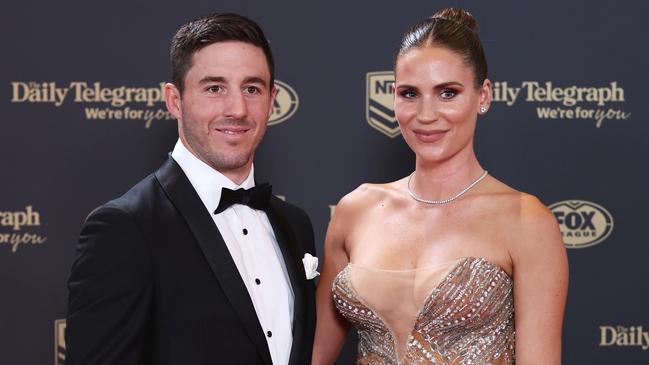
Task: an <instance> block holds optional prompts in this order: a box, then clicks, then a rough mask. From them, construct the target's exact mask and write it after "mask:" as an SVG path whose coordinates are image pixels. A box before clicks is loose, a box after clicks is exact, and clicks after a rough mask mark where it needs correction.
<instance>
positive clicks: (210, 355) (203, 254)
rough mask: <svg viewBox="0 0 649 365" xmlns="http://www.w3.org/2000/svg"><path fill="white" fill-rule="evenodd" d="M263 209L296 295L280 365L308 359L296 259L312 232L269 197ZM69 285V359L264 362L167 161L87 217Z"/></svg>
mask: <svg viewBox="0 0 649 365" xmlns="http://www.w3.org/2000/svg"><path fill="white" fill-rule="evenodd" d="M267 215H268V218H269V220H270V223H271V225H272V226H273V229H274V231H275V237H276V238H277V243H278V244H279V247H280V249H281V251H282V254H283V258H284V262H285V264H286V269H287V270H288V274H289V277H290V284H291V286H292V288H293V292H294V294H295V303H294V318H293V346H292V349H291V356H290V362H289V364H292V365H293V364H294V365H298V364H309V363H310V361H311V350H312V345H313V335H314V329H315V299H314V289H315V288H314V284H313V283H312V282H310V281H307V280H306V274H305V272H304V266H303V264H302V257H303V256H304V254H305V253H307V252H309V253H311V254H315V249H314V242H313V228H312V226H311V221H310V220H309V218H308V216H307V215H306V214H305V213H304V212H303V211H302V210H301V209H299V208H297V207H295V206H293V205H290V204H288V203H285V202H283V201H282V200H280V199H278V198H276V197H272V198H271V202H270V207H269V209H268V210H267ZM269 285H272V283H269ZM68 288H69V291H70V295H69V303H68V317H67V328H66V346H67V353H66V364H68V365H95V364H112V365H131V364H133V365H135V364H137V365H144V364H146V365H148V364H155V365H166V364H173V365H203V364H206V365H208V364H209V365H215V364H260V365H261V364H264V365H270V364H271V363H272V361H271V357H270V352H269V350H268V346H267V343H266V339H265V338H264V336H265V333H264V331H263V330H262V328H261V325H260V324H259V321H258V319H257V316H256V313H255V310H254V307H253V304H252V301H251V299H250V297H249V295H248V291H247V290H246V287H245V285H244V282H243V280H242V279H241V276H240V275H239V272H238V271H237V268H236V266H235V264H234V261H233V260H232V257H231V256H230V253H229V251H228V249H227V247H226V245H225V243H224V241H223V238H222V237H221V234H220V233H219V231H218V229H217V227H216V225H215V224H214V221H213V220H212V218H211V217H210V214H209V212H207V210H206V209H205V206H204V205H203V203H202V201H201V200H200V198H199V196H198V194H197V193H196V192H195V190H194V188H193V187H192V185H191V184H190V182H189V180H188V179H187V177H186V176H185V174H184V173H183V171H182V170H181V168H180V166H178V164H177V163H176V162H175V161H174V160H173V159H171V158H169V159H168V160H167V161H166V162H165V164H164V165H163V166H162V167H161V168H160V169H159V170H158V171H156V172H155V173H154V174H152V175H150V176H148V177H146V178H145V179H144V180H142V181H141V182H140V183H138V184H137V185H136V186H134V187H133V188H132V189H131V190H130V191H128V192H127V193H126V194H125V195H123V196H122V197H120V198H118V199H116V200H113V201H110V202H108V203H107V204H105V205H103V206H101V207H100V208H98V209H96V210H95V211H93V212H92V213H91V214H90V216H89V217H88V219H87V221H86V223H85V225H84V227H83V230H82V231H81V236H80V238H79V245H78V247H77V251H76V256H75V260H74V264H73V266H72V272H71V275H70V279H69V282H68Z"/></svg>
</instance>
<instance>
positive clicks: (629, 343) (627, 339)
mask: <svg viewBox="0 0 649 365" xmlns="http://www.w3.org/2000/svg"><path fill="white" fill-rule="evenodd" d="M599 346H601V347H609V346H619V347H638V348H641V349H642V350H645V351H646V350H647V349H649V332H647V331H645V330H644V329H643V328H642V326H629V327H627V326H599Z"/></svg>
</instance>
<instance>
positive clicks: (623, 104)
mask: <svg viewBox="0 0 649 365" xmlns="http://www.w3.org/2000/svg"><path fill="white" fill-rule="evenodd" d="M451 5H452V6H460V7H464V8H466V9H468V10H469V11H471V12H472V13H473V14H474V15H475V16H476V17H477V18H478V20H479V21H480V23H481V26H480V29H479V33H480V35H481V38H482V40H483V43H484V46H485V50H486V53H487V58H488V61H489V67H490V72H489V78H490V79H491V80H492V81H493V85H494V89H493V101H494V102H493V103H492V106H491V109H490V110H489V112H488V114H487V115H486V116H484V117H481V118H480V119H479V121H478V123H479V125H478V128H477V133H476V150H477V154H478V157H479V159H480V161H481V163H482V165H483V166H484V167H485V168H486V169H488V170H489V171H490V173H491V174H492V175H494V176H495V177H497V178H499V179H501V180H502V181H504V182H506V183H508V184H509V185H511V186H513V187H515V188H517V189H519V190H523V191H527V192H529V193H531V194H534V195H536V196H538V197H539V198H540V199H541V200H542V201H543V202H544V203H545V204H547V205H548V206H549V207H550V208H551V209H552V211H553V212H554V214H555V216H556V218H557V220H558V222H559V223H560V226H561V230H562V232H563V238H564V241H565V245H566V247H567V249H568V255H569V260H570V290H569V295H568V303H567V308H566V319H565V324H564V332H563V334H564V335H563V359H564V363H566V364H648V363H649V314H648V313H647V309H648V308H649V290H648V289H649V285H648V283H647V281H648V279H649V265H648V264H647V262H648V261H649V233H648V231H647V222H646V220H647V217H648V215H647V207H648V206H649V192H648V189H649V172H648V171H647V169H648V166H649V163H648V161H649V112H648V110H647V104H648V103H647V100H649V93H648V92H647V88H648V85H649V72H648V71H647V67H648V65H649V47H647V37H649V23H648V22H647V20H646V14H648V13H649V5H648V3H646V2H642V1H630V0H629V1H616V2H611V1H604V0H596V1H569V2H568V1H560V0H543V1H540V0H534V1H525V2H515V1H501V2H485V1H479V0H475V1H455V2H448V1H446V2H445V1H438V2H431V1H412V2H384V3H379V2H375V1H327V2H293V1H288V0H275V1H262V0H259V1H212V2H198V1H197V2H171V1H156V2H148V3H144V2H142V3H139V2H123V3H121V2H101V3H96V4H95V3H92V2H78V3H76V4H75V3H68V2H63V3H61V2H47V1H40V2H37V3H34V2H30V1H22V2H18V3H5V4H3V5H2V8H3V9H2V11H1V12H0V19H1V20H2V21H0V39H1V40H2V42H1V44H2V57H1V58H0V68H1V69H2V72H1V73H0V75H1V76H0V156H2V160H3V162H2V167H1V168H0V184H1V185H0V186H1V189H0V363H2V364H27V365H57V364H63V363H64V361H65V360H64V359H65V341H64V336H63V334H64V332H65V320H64V319H65V316H66V302H67V288H66V280H67V277H68V275H69V271H70V266H71V263H72V258H73V253H74V248H75V244H76V241H77V237H78V234H79V231H80V228H81V226H82V223H83V221H84V218H85V217H86V215H87V214H88V213H89V212H90V211H91V210H92V209H93V208H95V207H97V206H98V205H100V204H102V203H104V202H106V201H107V200H109V199H112V198H114V197H117V196H119V195H121V194H122V193H124V192H125V191H126V190H127V189H128V188H129V187H130V186H132V185H133V184H135V183H136V182H137V181H139V180H140V179H141V178H143V177H144V176H146V175H148V174H149V173H151V172H152V171H154V170H155V169H156V168H157V167H158V166H159V165H160V164H161V163H162V162H163V161H164V160H165V159H166V157H167V154H168V153H169V152H170V151H171V149H172V148H173V145H174V143H175V141H176V139H177V127H176V121H175V120H173V119H172V118H171V116H170V115H169V113H167V111H166V109H165V106H164V102H163V93H162V86H163V85H164V83H165V82H166V81H167V80H169V79H170V72H169V69H170V66H169V61H168V51H169V41H170V39H171V37H172V35H173V34H174V33H175V31H176V29H177V28H178V27H179V26H180V25H181V24H182V23H184V22H186V21H187V20H189V19H192V18H195V17H197V16H201V15H205V14H207V13H210V12H214V11H234V12H239V13H241V14H244V15H246V16H249V17H251V18H253V19H255V20H257V21H258V22H259V23H260V24H261V26H262V27H263V29H264V30H265V32H266V34H267V36H268V38H269V40H270V42H271V46H272V48H273V51H274V54H275V57H276V65H277V76H276V77H277V79H278V80H277V87H278V90H279V93H278V97H277V102H276V104H275V110H274V113H273V115H272V117H271V121H270V123H269V124H271V126H270V127H269V129H268V131H267V134H266V137H265V140H264V142H263V144H262V146H261V147H260V150H259V151H258V154H257V159H256V165H255V167H256V172H257V176H258V179H259V180H268V181H270V182H272V183H273V186H274V192H276V193H277V194H279V195H282V196H284V197H285V198H286V200H288V201H290V202H292V203H295V204H297V205H299V206H301V207H303V208H304V209H305V210H306V211H307V212H308V213H309V215H310V216H311V218H312V220H313V223H314V228H315V231H316V238H317V242H318V243H317V246H318V247H317V251H318V252H317V254H318V255H319V256H321V255H322V242H323V239H324V235H325V231H326V227H327V224H328V221H329V218H330V215H331V212H332V211H333V209H335V204H336V202H337V201H338V200H339V199H340V198H341V197H342V196H343V195H345V194H346V193H347V192H349V191H351V190H353V189H354V188H355V187H357V186H358V185H359V184H361V183H362V182H387V181H392V180H396V179H399V178H401V177H403V176H406V175H408V174H409V173H410V172H411V171H412V170H413V168H414V156H413V154H412V153H411V152H410V150H409V149H408V148H407V146H406V145H405V143H404V141H403V140H402V138H401V136H400V133H399V129H398V126H397V123H396V121H395V119H394V114H393V110H392V94H391V87H390V86H391V84H392V83H393V80H394V78H393V74H392V62H393V53H394V51H395V49H396V47H397V45H398V42H399V38H400V35H401V33H402V32H403V31H405V30H406V29H407V27H408V26H409V25H410V24H412V23H414V22H415V21H417V20H419V19H421V18H424V17H426V16H428V15H430V14H432V13H434V12H435V11H436V10H438V9H440V8H442V7H445V6H451ZM355 351H356V350H355V338H354V335H353V334H351V335H350V339H349V341H348V343H347V345H346V346H345V349H344V351H343V353H342V355H341V357H340V360H339V363H341V364H349V363H352V362H353V359H354V357H355Z"/></svg>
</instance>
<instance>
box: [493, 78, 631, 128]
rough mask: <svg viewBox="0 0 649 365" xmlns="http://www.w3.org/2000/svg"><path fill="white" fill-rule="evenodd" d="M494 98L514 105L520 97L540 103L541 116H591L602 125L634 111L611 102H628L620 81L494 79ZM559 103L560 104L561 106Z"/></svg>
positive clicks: (557, 117)
mask: <svg viewBox="0 0 649 365" xmlns="http://www.w3.org/2000/svg"><path fill="white" fill-rule="evenodd" d="M491 101H493V102H496V103H498V102H502V103H505V105H507V106H513V105H514V104H516V103H517V102H519V101H524V102H528V103H535V104H536V117H537V118H538V119H541V120H552V119H554V120H556V119H562V120H590V121H593V122H594V125H595V126H596V127H597V128H599V127H601V126H602V124H603V123H604V121H612V120H626V119H629V117H631V113H630V112H626V111H624V110H623V109H618V108H613V107H610V106H608V105H609V104H610V103H616V105H619V104H620V103H624V102H625V101H626V99H625V97H624V88H622V87H621V86H620V85H619V84H618V83H617V81H611V82H609V83H608V84H607V85H597V86H580V85H570V86H563V85H557V84H555V83H554V82H552V81H545V82H539V81H523V82H521V83H520V84H516V85H514V84H513V83H511V84H510V83H509V82H508V81H496V82H494V83H493V93H492V97H491ZM557 104H558V106H557Z"/></svg>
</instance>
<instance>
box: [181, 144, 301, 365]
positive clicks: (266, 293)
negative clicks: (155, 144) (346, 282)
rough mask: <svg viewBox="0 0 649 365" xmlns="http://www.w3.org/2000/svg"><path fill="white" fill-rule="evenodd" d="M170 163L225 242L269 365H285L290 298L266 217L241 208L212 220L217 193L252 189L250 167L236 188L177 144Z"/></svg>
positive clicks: (288, 348) (290, 325)
mask: <svg viewBox="0 0 649 365" xmlns="http://www.w3.org/2000/svg"><path fill="white" fill-rule="evenodd" d="M171 157H172V158H173V159H174V160H175V161H176V162H177V163H178V165H180V168H181V169H182V170H183V172H184V173H185V175H187V178H188V179H189V181H190V182H191V184H192V186H193V187H194V190H196V192H197V193H198V196H199V197H200V198H201V201H203V204H204V205H205V209H207V211H208V212H209V214H210V216H211V217H212V219H213V220H214V223H215V224H216V227H217V228H218V229H219V232H221V236H223V240H224V241H225V245H226V246H227V247H228V250H229V251H230V255H231V256H232V259H233V260H234V263H235V265H236V266H237V269H238V270H239V274H240V275H241V278H242V279H243V282H244V283H245V285H246V289H248V294H249V295H250V299H251V300H252V304H253V305H254V307H255V312H256V313H257V318H258V319H259V323H260V324H261V327H262V329H263V330H264V337H265V338H266V342H267V343H268V349H269V350H270V356H271V358H272V360H273V364H278V365H279V364H288V360H289V357H290V354H291V345H292V343H293V334H292V328H293V297H294V296H293V290H292V289H291V285H290V281H289V277H288V272H287V271H286V265H285V264H284V260H283V259H282V252H281V251H280V248H279V245H278V244H277V239H276V238H275V233H274V232H273V228H272V226H271V225H270V222H269V221H268V216H267V215H266V213H265V212H264V211H261V210H256V209H252V208H250V207H248V206H246V205H241V204H234V205H232V206H230V207H229V208H227V209H225V210H224V211H223V212H221V213H219V214H214V211H215V210H216V208H217V207H218V205H219V200H220V199H221V188H224V187H225V188H228V189H232V190H236V189H238V188H244V189H249V188H251V187H253V186H255V179H254V167H253V168H252V169H251V170H250V174H249V175H248V177H247V178H246V179H245V180H244V181H243V183H242V184H241V185H236V184H235V183H234V182H232V180H230V179H228V178H227V177H226V176H225V175H223V174H221V173H220V172H218V171H216V170H215V169H213V168H212V167H210V166H209V165H207V164H206V163H204V162H203V161H201V160H200V159H198V158H197V157H196V156H194V155H193V154H192V153H191V152H190V151H189V150H188V149H187V148H186V147H185V146H184V145H183V143H182V142H181V141H180V139H179V140H178V142H177V143H176V146H175V147H174V150H173V152H172V153H171ZM215 244H216V242H215Z"/></svg>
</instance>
